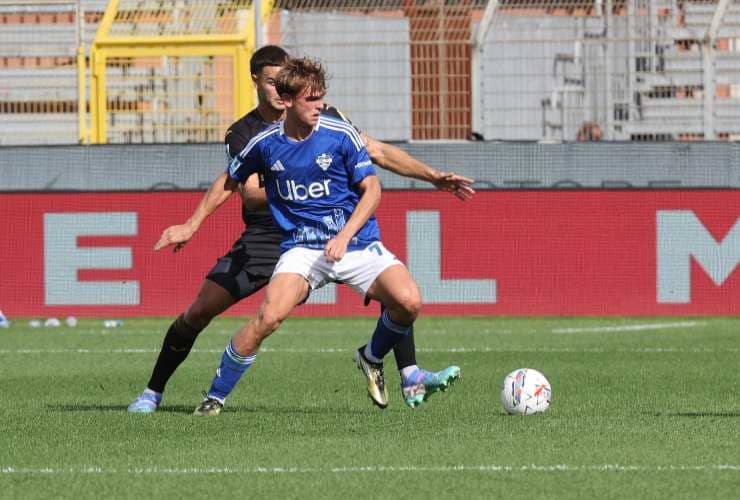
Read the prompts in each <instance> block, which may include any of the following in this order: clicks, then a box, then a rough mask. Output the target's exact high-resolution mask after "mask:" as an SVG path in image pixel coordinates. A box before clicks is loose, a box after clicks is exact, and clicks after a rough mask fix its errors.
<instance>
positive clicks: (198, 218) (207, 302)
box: [128, 45, 474, 413]
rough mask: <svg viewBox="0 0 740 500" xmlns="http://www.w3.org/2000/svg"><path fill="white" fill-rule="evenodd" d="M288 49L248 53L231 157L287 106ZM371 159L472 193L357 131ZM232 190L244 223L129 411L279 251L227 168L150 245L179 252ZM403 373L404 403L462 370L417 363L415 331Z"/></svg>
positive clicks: (264, 273)
mask: <svg viewBox="0 0 740 500" xmlns="http://www.w3.org/2000/svg"><path fill="white" fill-rule="evenodd" d="M287 59H288V54H287V53H286V52H285V51H284V50H283V49H282V48H280V47H278V46H275V45H267V46H264V47H262V48H260V49H259V50H257V51H256V52H255V53H254V54H253V56H252V58H251V60H250V71H251V74H252V81H253V82H254V85H255V87H256V88H257V96H258V105H257V107H256V108H255V109H254V110H252V111H251V112H249V113H247V114H246V115H245V116H243V117H242V118H240V119H239V120H237V121H236V122H235V123H234V124H232V125H231V126H230V127H229V129H228V130H227V131H226V137H225V143H226V153H227V156H228V158H229V159H230V158H233V157H234V156H235V155H237V154H238V153H239V152H240V151H241V150H242V149H244V148H245V147H246V145H247V143H248V142H249V141H250V140H251V139H252V138H253V137H254V136H255V135H257V134H258V133H259V132H261V131H262V130H263V129H265V128H266V127H267V126H268V125H270V124H271V123H274V122H276V121H277V120H279V119H281V118H282V116H283V111H284V106H283V104H282V101H281V100H280V96H278V95H277V92H276V91H275V86H274V84H275V76H276V75H277V73H278V71H279V70H280V67H281V65H282V64H284V63H285V61H286V60H287ZM323 112H324V113H326V114H327V115H329V116H332V117H335V118H339V119H341V120H345V121H348V120H347V119H346V118H345V117H344V116H343V115H342V114H341V113H340V112H339V111H337V110H336V109H335V108H333V107H331V106H327V107H326V108H325V110H324V111H323ZM362 138H363V140H364V141H365V143H366V146H367V149H368V153H369V154H370V157H371V159H372V160H373V163H375V164H376V165H378V166H380V167H382V168H385V169H387V170H390V171H392V172H394V173H396V174H399V175H403V176H406V177H413V178H416V179H420V180H425V181H428V182H431V183H432V184H434V185H435V187H437V188H438V189H440V190H443V191H448V192H451V193H453V194H454V195H455V196H457V197H458V198H460V199H461V200H466V199H469V198H471V197H472V196H473V195H474V191H473V189H472V188H471V187H470V186H471V184H472V182H473V181H472V180H471V179H467V178H465V177H462V176H459V175H456V174H454V173H447V172H439V171H437V170H434V169H432V168H431V167H429V166H427V165H425V164H424V163H421V162H419V161H418V160H416V159H414V158H412V157H411V156H409V155H408V154H407V153H405V152H404V151H403V150H401V149H399V148H396V147H394V146H391V145H389V144H385V143H382V142H380V141H376V140H374V139H372V138H370V137H368V136H367V135H366V134H362ZM234 192H239V194H240V195H241V197H242V218H243V220H244V223H245V224H246V230H245V231H244V232H243V233H242V235H241V236H240V238H239V239H238V240H237V241H236V242H235V243H234V245H233V247H232V248H231V250H230V251H229V252H228V253H227V254H226V255H224V256H223V257H221V258H219V259H218V261H217V262H216V265H215V266H214V267H213V268H212V269H211V271H210V272H209V273H208V275H207V276H206V278H205V280H203V283H202V285H201V287H200V290H199V291H198V295H197V297H196V299H195V301H194V302H193V303H192V304H191V305H190V307H188V309H187V310H186V311H185V312H184V313H183V314H181V315H180V316H178V317H177V319H175V321H174V322H173V323H172V324H171V325H170V327H169V329H168V331H167V333H166V335H165V338H164V342H163V345H162V349H161V351H160V353H159V356H158V358H157V361H156V363H155V365H154V370H153V372H152V375H151V378H150V379H149V382H148V383H147V387H146V389H145V390H144V391H143V392H142V393H141V394H140V395H138V396H137V397H136V399H135V400H134V401H133V402H132V403H131V404H130V405H129V407H128V411H129V412H134V413H153V412H155V411H156V410H157V408H158V407H159V405H160V403H161V400H162V393H163V392H164V389H165V385H166V384H167V382H168V380H169V379H170V377H171V376H172V374H173V373H174V372H175V370H176V369H177V367H178V366H179V365H180V363H182V362H183V361H184V360H185V358H186V357H187V356H188V354H189V353H190V350H191V349H192V347H193V344H194V343H195V339H196V338H197V336H198V334H199V333H200V332H201V331H203V329H205V328H206V326H208V324H209V323H210V322H211V320H212V319H213V318H215V317H216V316H218V315H219V314H221V313H223V312H224V311H226V310H227V309H228V308H229V307H231V306H232V305H233V304H235V303H237V302H238V301H240V300H242V299H245V298H247V297H249V296H251V295H252V294H254V293H256V292H257V291H259V290H260V289H262V288H263V287H264V286H265V285H267V283H268V282H269V281H270V277H271V276H272V272H273V270H274V268H275V264H276V263H277V261H278V259H279V258H280V242H281V240H282V235H281V232H280V230H279V229H278V228H277V226H276V224H275V222H274V221H273V219H272V215H271V214H270V212H269V210H268V209H267V207H266V198H265V193H264V190H263V189H262V188H261V187H260V185H259V179H258V178H257V176H256V175H253V176H252V177H250V178H249V179H247V181H246V182H245V183H244V184H237V183H236V182H234V181H233V180H232V179H230V177H229V176H228V174H227V173H226V172H224V173H223V174H221V175H220V176H219V177H218V178H217V179H216V180H215V181H214V182H213V184H212V185H211V187H210V188H209V189H208V191H207V192H206V194H205V195H204V196H203V198H202V199H201V201H200V203H199V204H198V206H197V207H196V209H195V211H194V212H193V215H192V216H191V217H190V218H189V219H188V220H187V221H186V222H185V223H184V224H180V225H175V226H170V227H169V228H167V229H165V230H164V231H163V233H162V236H161V237H160V239H159V241H158V242H157V244H156V245H155V247H154V248H155V250H160V249H162V248H165V247H167V246H170V245H174V251H175V252H177V251H178V250H179V249H181V248H182V247H183V245H185V244H186V243H187V242H188V241H189V240H190V238H192V236H193V235H194V234H195V232H196V231H197V230H198V228H199V227H200V225H201V224H202V223H203V222H204V221H205V219H206V218H208V216H210V215H211V214H212V213H213V212H214V211H215V210H216V209H217V208H218V207H219V206H221V205H222V204H223V203H224V202H225V201H226V200H227V199H228V198H229V197H230V196H231V195H232V194H233V193H234ZM394 355H395V358H396V363H397V365H398V369H399V371H400V373H401V381H402V383H401V391H402V394H403V398H404V401H405V403H406V404H407V405H408V406H410V407H416V406H418V405H420V404H421V403H422V402H424V401H425V400H426V399H427V398H428V397H429V396H430V395H431V394H433V393H435V392H437V391H444V390H446V389H447V388H448V387H449V386H450V384H451V383H452V382H454V381H455V380H456V379H457V378H458V377H459V376H460V369H459V368H458V367H456V366H450V367H447V368H445V369H444V370H442V371H439V372H430V371H427V370H423V369H421V368H419V367H418V366H417V365H416V356H415V347H414V338H413V332H412V334H411V335H409V336H407V337H406V339H405V340H404V341H403V342H401V343H399V344H397V345H396V347H395V348H394Z"/></svg>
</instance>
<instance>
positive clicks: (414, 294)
mask: <svg viewBox="0 0 740 500" xmlns="http://www.w3.org/2000/svg"><path fill="white" fill-rule="evenodd" d="M397 301H398V304H397V307H398V309H399V311H398V312H399V313H401V314H402V315H403V316H404V317H405V319H406V321H408V322H413V321H415V320H416V318H417V317H418V316H419V313H420V312H421V294H420V293H419V290H418V289H417V288H416V287H408V288H406V289H404V290H403V291H402V292H401V293H400V294H398V297H397Z"/></svg>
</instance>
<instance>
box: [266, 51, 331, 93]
mask: <svg viewBox="0 0 740 500" xmlns="http://www.w3.org/2000/svg"><path fill="white" fill-rule="evenodd" d="M306 88H307V89H309V91H310V92H311V93H324V92H326V71H324V68H323V67H322V66H321V63H320V62H318V61H316V60H313V59H310V58H308V57H301V58H295V59H289V60H288V62H286V63H285V64H284V65H283V69H281V70H280V73H278V75H277V77H276V78H275V90H277V93H278V95H283V94H288V95H290V96H293V97H295V96H297V95H298V94H300V93H301V92H302V91H303V90H304V89H306Z"/></svg>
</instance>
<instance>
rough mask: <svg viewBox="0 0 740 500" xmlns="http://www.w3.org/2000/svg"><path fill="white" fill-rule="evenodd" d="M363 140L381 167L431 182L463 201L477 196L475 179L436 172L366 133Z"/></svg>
mask: <svg viewBox="0 0 740 500" xmlns="http://www.w3.org/2000/svg"><path fill="white" fill-rule="evenodd" d="M362 139H363V140H364V141H365V146H366V147H367V152H368V154H369V155H370V159H372V160H373V163H375V164H376V165H378V166H379V167H382V168H384V169H386V170H390V171H391V172H393V173H394V174H398V175H401V176H403V177H411V178H414V179H419V180H422V181H426V182H429V183H431V184H433V185H434V186H435V187H436V188H437V189H439V190H440V191H447V192H448V193H452V194H454V195H455V196H457V197H458V198H459V199H461V200H463V201H465V200H469V199H471V198H472V197H473V196H474V195H475V190H474V189H473V188H472V187H471V186H472V184H473V182H474V181H473V179H469V178H467V177H463V176H462V175H458V174H456V173H454V172H441V171H439V170H435V169H433V168H432V167H430V166H429V165H427V164H426V163H423V162H421V161H419V160H417V159H416V158H414V157H413V156H411V155H410V154H408V153H407V152H406V151H404V150H403V149H401V148H397V147H396V146H393V145H391V144H386V143H384V142H381V141H378V140H376V139H373V138H372V137H370V136H369V135H367V134H365V133H363V134H362Z"/></svg>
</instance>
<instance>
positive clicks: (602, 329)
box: [552, 321, 703, 333]
mask: <svg viewBox="0 0 740 500" xmlns="http://www.w3.org/2000/svg"><path fill="white" fill-rule="evenodd" d="M702 324H703V323H699V322H697V321H682V322H679V323H646V324H643V325H620V326H595V327H586V328H555V329H554V330H552V333H611V332H640V331H643V330H666V329H669V328H694V327H695V326H701V325H702Z"/></svg>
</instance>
